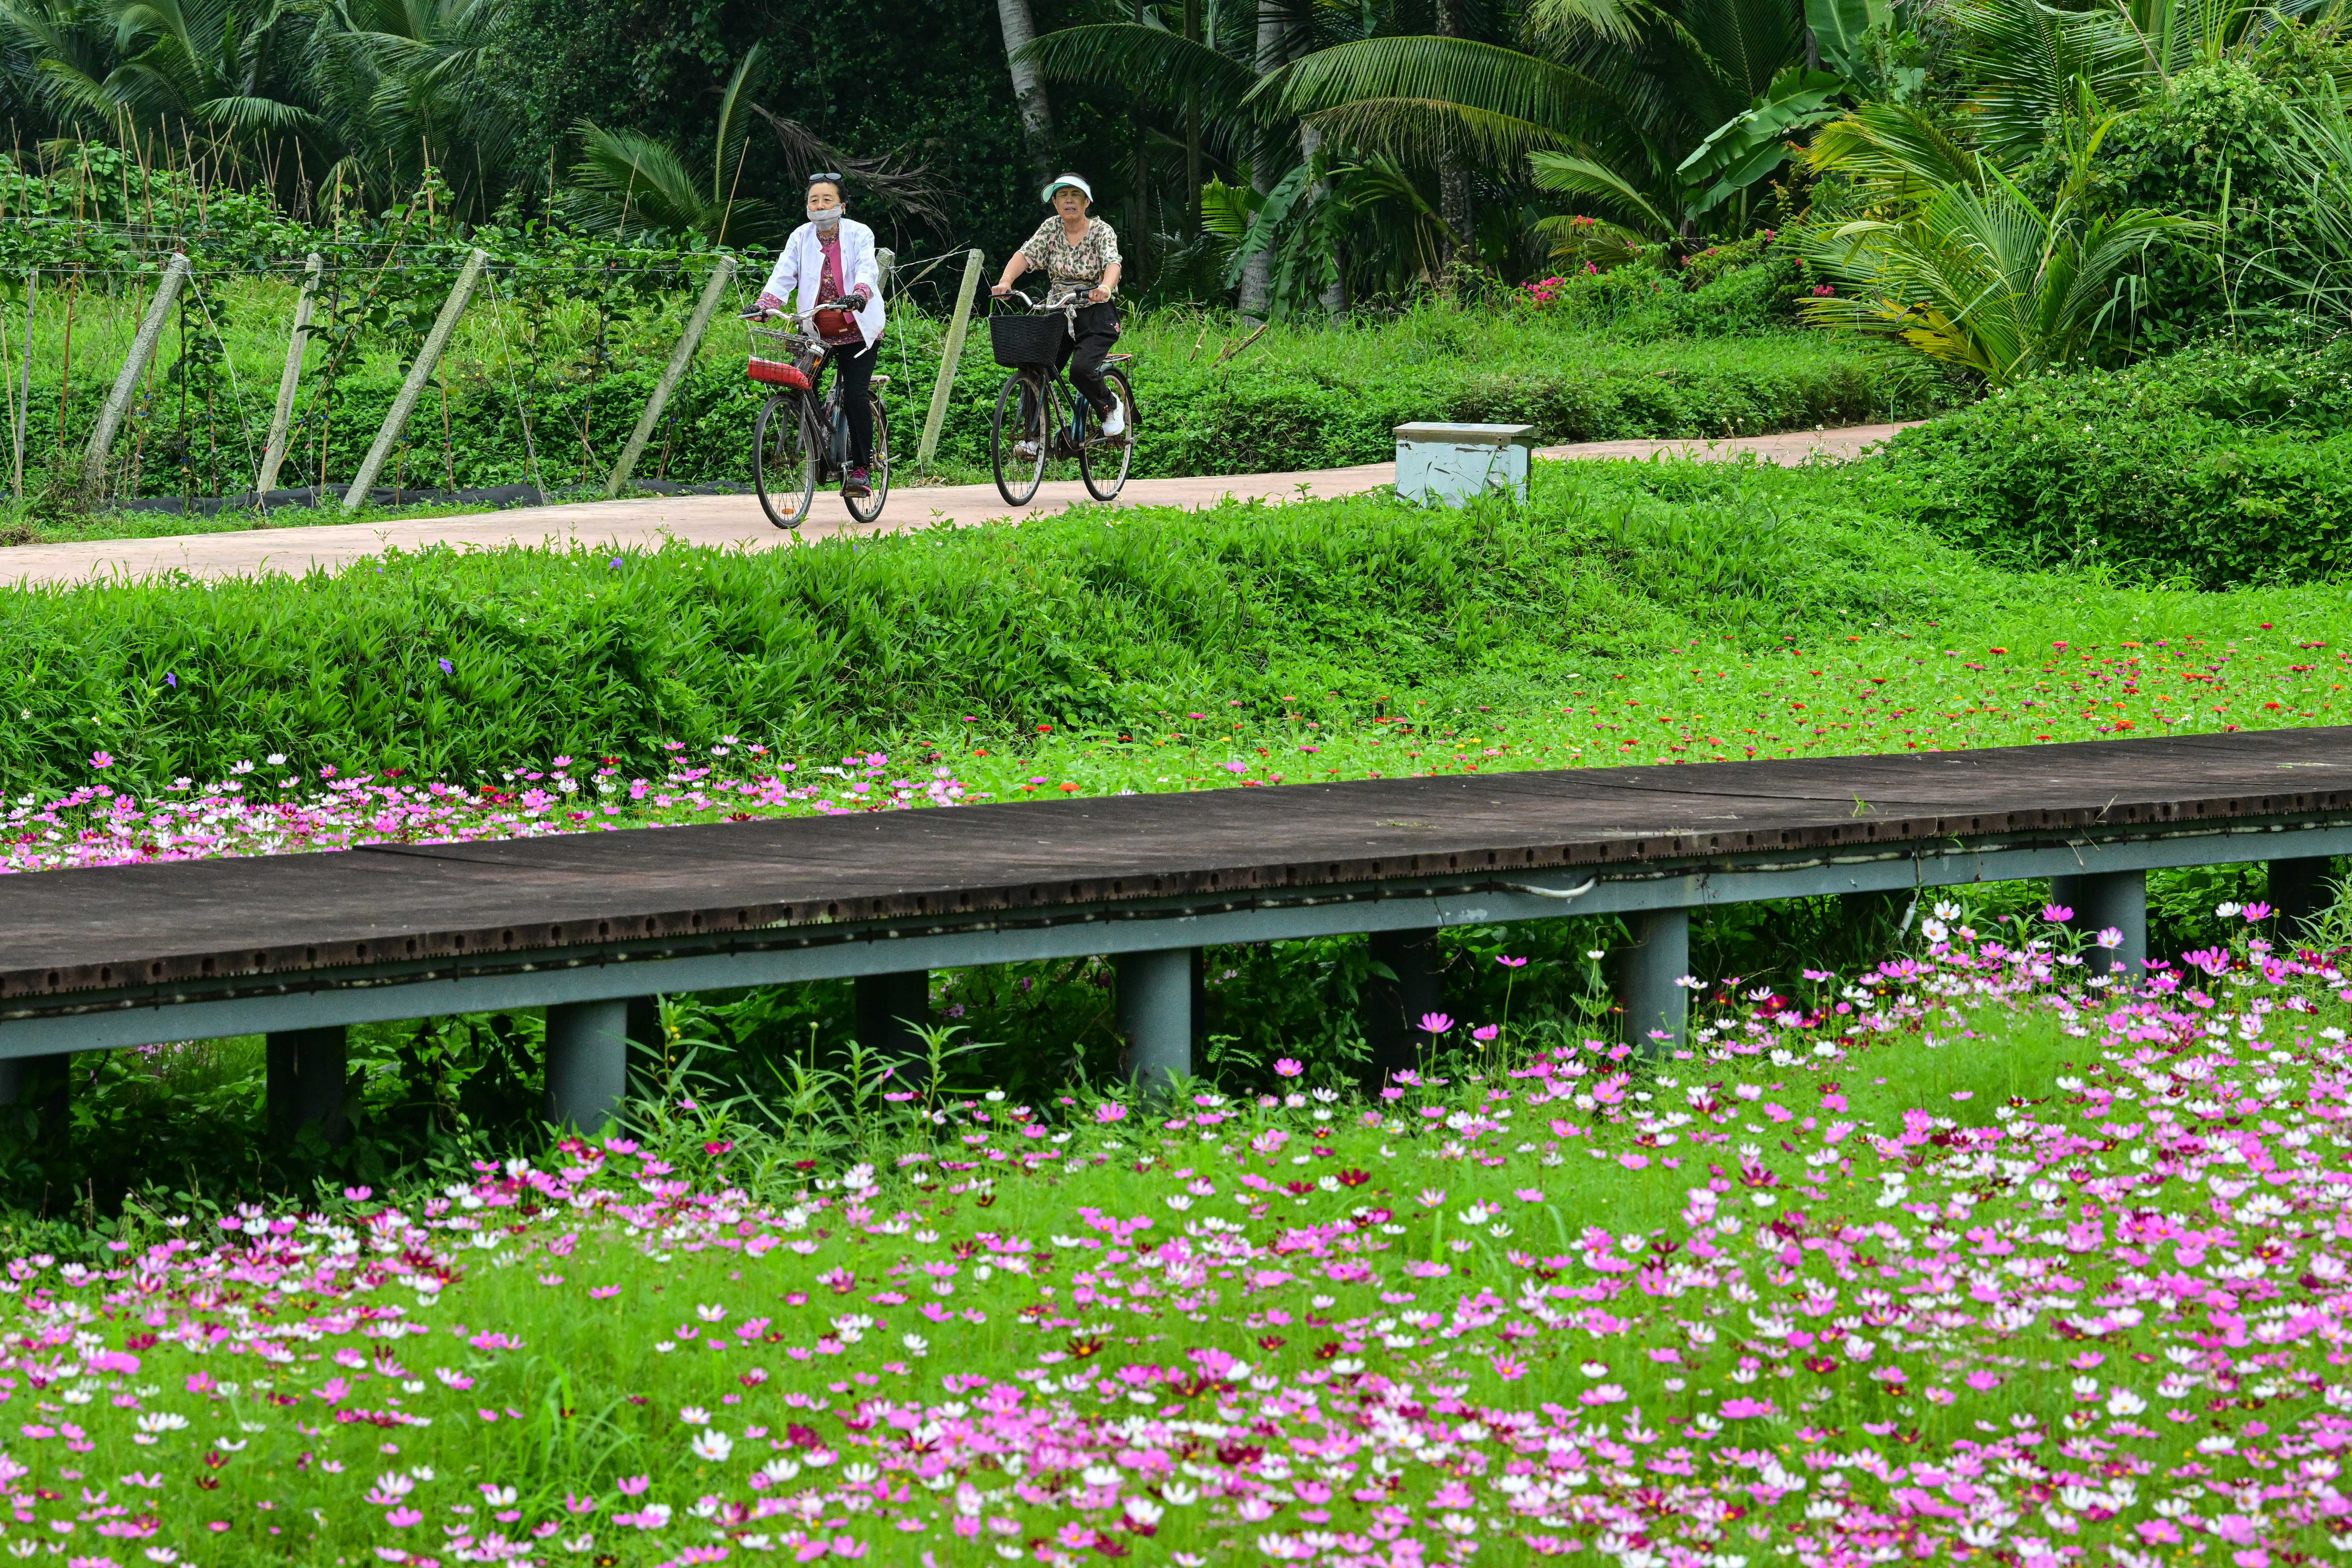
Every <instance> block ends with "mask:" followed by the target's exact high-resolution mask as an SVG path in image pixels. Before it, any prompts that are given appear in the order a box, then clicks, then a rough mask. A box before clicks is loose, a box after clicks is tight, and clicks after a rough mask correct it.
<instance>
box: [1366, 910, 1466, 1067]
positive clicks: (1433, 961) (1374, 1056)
mask: <svg viewBox="0 0 2352 1568" xmlns="http://www.w3.org/2000/svg"><path fill="white" fill-rule="evenodd" d="M1371 949H1372V962H1373V963H1378V964H1381V965H1383V966H1385V967H1386V968H1387V970H1388V971H1389V973H1391V974H1392V975H1394V976H1395V978H1394V979H1392V980H1390V979H1382V978H1381V976H1380V975H1377V974H1375V975H1373V976H1372V977H1371V980H1370V983H1369V984H1366V985H1365V987H1364V994H1363V997H1362V1001H1361V1004H1360V1005H1361V1006H1362V1009H1363V1016H1362V1020H1361V1024H1362V1027H1363V1031H1364V1043H1365V1044H1366V1045H1367V1046H1370V1047H1371V1065H1370V1069H1369V1072H1368V1073H1367V1077H1368V1078H1369V1079H1370V1081H1371V1083H1372V1084H1373V1086H1374V1087H1378V1086H1379V1085H1381V1084H1384V1083H1386V1082H1388V1081H1389V1079H1392V1078H1394V1077H1395V1076H1396V1075H1397V1074H1399V1073H1401V1072H1411V1071H1412V1070H1413V1069H1415V1068H1419V1067H1420V1066H1421V1047H1422V1043H1423V1040H1424V1039H1425V1038H1426V1032H1425V1031H1424V1030H1423V1028H1422V1026H1421V1021H1422V1019H1423V1018H1424V1017H1426V1016H1429V1015H1430V1014H1432V1013H1435V1012H1439V1011H1441V1010H1442V1009H1443V1008H1444V1003H1445V996H1444V987H1443V986H1442V985H1441V984H1439V981H1438V949H1437V932H1436V931H1374V932H1373V933H1372V938H1371Z"/></svg>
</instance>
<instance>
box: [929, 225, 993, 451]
mask: <svg viewBox="0 0 2352 1568" xmlns="http://www.w3.org/2000/svg"><path fill="white" fill-rule="evenodd" d="M980 264H981V254H980V252H979V251H977V250H974V251H970V252H968V253H966V255H965V256H964V258H963V287H962V288H961V289H958V290H957V292H956V307H955V314H954V315H953V316H951V317H950V318H949V319H948V335H947V337H946V339H945V340H944V341H943V342H941V343H940V378H939V380H937V381H936V382H934V383H932V384H931V411H930V413H929V414H928V415H925V416H924V417H923V440H922V445H921V446H920V447H918V448H917V449H916V452H915V466H916V467H917V468H920V469H921V470H922V471H923V472H925V473H927V474H928V473H929V472H930V471H931V459H932V458H935V457H937V456H938V455H939V450H940V426H943V425H945V424H946V423H947V417H948V398H949V397H950V395H952V394H953V393H954V391H955V373H956V362H957V361H958V360H960V359H961V358H963V340H964V334H965V333H966V332H968V331H971V302H972V300H974V299H975V298H976V297H977V296H978V295H979V293H980Z"/></svg>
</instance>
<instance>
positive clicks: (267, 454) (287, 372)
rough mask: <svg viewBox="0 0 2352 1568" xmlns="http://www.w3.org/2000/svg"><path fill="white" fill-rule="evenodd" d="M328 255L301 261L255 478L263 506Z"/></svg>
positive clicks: (280, 454) (281, 455) (274, 480)
mask: <svg viewBox="0 0 2352 1568" xmlns="http://www.w3.org/2000/svg"><path fill="white" fill-rule="evenodd" d="M326 266H327V258H325V257H323V256H320V254H319V253H318V252H317V251H315V250H314V251H312V252H311V253H310V259H309V260H307V261H305V262H303V263H302V291H301V293H299V294H298V295H296V296H295V298H294V331H293V333H292V335H290V336H289V338H288V339H287V340H286V368H285V369H284V370H282V371H280V372H278V406H277V408H276V409H275V410H274V411H272V412H271V414H270V416H269V444H268V447H267V448H265V449H264V451H263V452H262V454H261V472H260V474H259V476H258V477H257V478H256V479H255V480H254V486H253V488H254V499H255V502H256V504H257V505H259V506H260V507H261V508H262V510H265V511H266V510H268V503H267V502H265V501H262V500H260V498H261V497H263V496H266V495H268V493H269V492H270V491H271V490H273V489H277V488H278V468H279V467H280V466H281V465H282V464H284V462H285V461H286V441H287V436H288V432H289V431H290V430H291V429H292V427H293V423H294V389H295V387H296V386H297V385H298V384H299V383H300V382H301V379H302V351H303V349H304V348H306V347H307V346H309V344H310V305H311V302H312V301H313V300H316V299H317V298H318V295H319V279H320V277H321V276H323V275H324V273H325V270H326Z"/></svg>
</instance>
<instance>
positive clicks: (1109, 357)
mask: <svg viewBox="0 0 2352 1568" xmlns="http://www.w3.org/2000/svg"><path fill="white" fill-rule="evenodd" d="M1134 357H1135V356H1134V355H1133V354H1105V355H1103V363H1105V364H1125V363H1127V362H1128V361H1129V360H1131V359H1133V358H1134Z"/></svg>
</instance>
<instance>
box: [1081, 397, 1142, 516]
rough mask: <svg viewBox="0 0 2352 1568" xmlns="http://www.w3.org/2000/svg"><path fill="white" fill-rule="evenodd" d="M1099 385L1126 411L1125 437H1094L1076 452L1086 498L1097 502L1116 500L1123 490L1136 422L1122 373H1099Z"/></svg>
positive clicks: (1132, 401)
mask: <svg viewBox="0 0 2352 1568" xmlns="http://www.w3.org/2000/svg"><path fill="white" fill-rule="evenodd" d="M1103 384H1105V385H1107V386H1108V387H1109V388H1110V395H1112V396H1113V397H1116V398H1117V399H1118V405H1119V406H1120V407H1121V408H1124V409H1126V410H1127V434H1126V435H1124V436H1100V435H1097V437H1095V438H1094V439H1093V440H1091V441H1088V442H1087V443H1086V444H1085V445H1084V446H1082V447H1079V448H1078V472H1079V473H1080V474H1081V475H1083V476H1084V477H1085V479H1086V481H1087V494H1088V495H1090V496H1092V497H1094V498H1095V500H1117V499H1118V492H1119V491H1120V490H1121V489H1125V488H1126V486H1127V470H1128V469H1129V468H1130V467H1131V466H1132V465H1133V464H1134V462H1135V436H1136V430H1135V426H1136V421H1137V419H1138V418H1139V414H1138V412H1137V410H1136V406H1135V388H1134V387H1133V386H1132V385H1130V384H1129V382H1128V379H1127V373H1126V372H1125V371H1122V370H1107V371H1105V372H1103Z"/></svg>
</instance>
